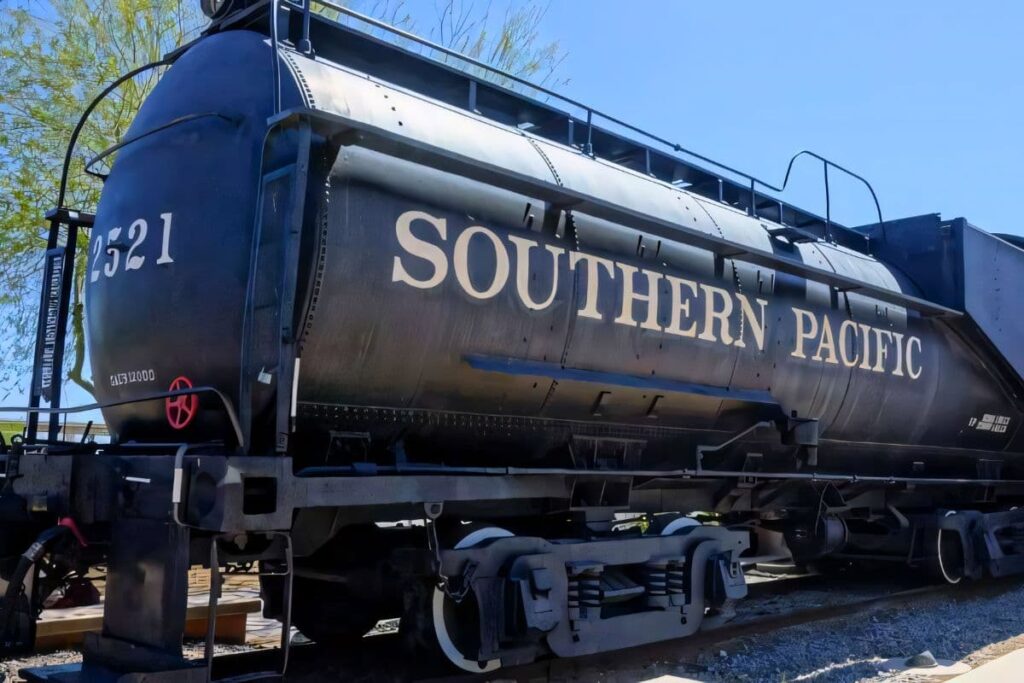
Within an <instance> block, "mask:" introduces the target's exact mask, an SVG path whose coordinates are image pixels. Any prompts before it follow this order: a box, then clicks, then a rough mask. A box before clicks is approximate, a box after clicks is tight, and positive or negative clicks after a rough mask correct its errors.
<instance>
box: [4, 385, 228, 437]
mask: <svg viewBox="0 0 1024 683" xmlns="http://www.w3.org/2000/svg"><path fill="white" fill-rule="evenodd" d="M196 394H214V395H215V396H216V397H217V398H218V399H220V402H221V405H222V406H223V408H224V412H225V413H226V414H227V416H228V421H229V422H231V428H232V430H233V431H234V432H235V438H236V439H237V440H238V442H237V443H238V445H239V446H242V445H244V443H245V441H244V440H243V438H242V426H241V423H240V422H239V421H238V413H237V412H235V406H234V404H233V403H232V402H231V399H230V398H228V397H227V396H226V395H225V394H224V392H222V391H221V390H220V389H217V388H216V387H209V386H202V387H189V388H186V389H176V390H174V391H161V392H157V393H155V394H146V395H145V396H138V397H135V398H121V399H117V400H116V401H107V402H106V403H98V402H97V403H89V404H86V405H81V406H72V407H70V408H40V407H38V406H0V413H42V414H44V415H53V414H57V415H61V414H66V413H84V412H87V411H90V410H101V409H103V408H114V407H117V406H125V405H131V404H134V403H145V402H147V401H157V400H160V399H167V398H175V397H177V396H194V395H196Z"/></svg>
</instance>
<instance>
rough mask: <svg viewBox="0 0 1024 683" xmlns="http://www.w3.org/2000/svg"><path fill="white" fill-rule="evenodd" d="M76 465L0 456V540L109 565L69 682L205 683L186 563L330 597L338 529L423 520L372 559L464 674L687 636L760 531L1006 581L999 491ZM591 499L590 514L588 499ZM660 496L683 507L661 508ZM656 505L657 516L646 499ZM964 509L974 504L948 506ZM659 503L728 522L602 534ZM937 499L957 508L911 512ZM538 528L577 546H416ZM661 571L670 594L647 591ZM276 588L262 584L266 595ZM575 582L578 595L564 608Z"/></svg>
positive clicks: (500, 542) (35, 456)
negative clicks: (938, 553) (465, 648)
mask: <svg viewBox="0 0 1024 683" xmlns="http://www.w3.org/2000/svg"><path fill="white" fill-rule="evenodd" d="M133 450H134V452H133ZM47 451H48V452H47ZM79 451H80V452H77V453H70V454H60V450H59V449H57V448H52V447H51V448H48V449H42V450H37V451H31V450H30V451H28V452H23V453H21V454H20V455H19V456H18V457H17V458H13V457H11V456H10V455H8V457H7V458H6V463H5V464H6V471H5V474H6V477H5V493H4V505H3V506H2V508H3V510H4V513H5V516H6V517H7V521H8V522H17V524H16V525H15V524H7V525H6V526H5V528H10V527H14V526H17V527H18V528H24V527H25V526H26V525H35V528H40V529H42V528H45V527H46V522H45V521H44V520H47V519H49V520H53V519H59V520H63V523H68V522H67V521H66V520H74V522H73V524H72V526H74V528H75V530H76V533H78V534H80V536H81V540H80V541H79V540H77V539H76V538H75V537H74V536H73V535H71V534H68V535H67V537H66V538H65V539H64V542H63V544H62V545H57V546H54V547H53V548H52V549H51V550H52V552H53V554H55V555H67V556H68V557H69V558H73V559H71V560H69V561H68V564H76V563H77V564H79V565H89V564H100V563H105V564H107V566H108V567H109V570H108V590H107V600H106V604H105V626H104V632H103V634H102V635H101V636H98V637H95V638H90V640H89V641H88V643H87V646H86V665H85V666H86V669H87V670H89V671H91V672H92V673H102V674H103V675H107V674H109V675H110V676H111V680H115V679H116V676H115V674H113V673H111V672H115V671H116V672H118V673H117V674H116V675H117V676H119V675H121V673H123V672H143V671H145V672H150V673H153V672H155V671H166V672H171V673H168V674H167V676H168V678H167V680H186V679H183V678H182V676H183V675H185V673H184V671H187V674H188V676H194V677H195V680H205V676H206V670H205V669H204V668H203V665H202V664H196V663H195V662H191V663H190V662H186V661H185V660H184V659H182V657H181V638H182V633H183V629H184V614H185V607H186V602H187V581H186V573H187V571H188V568H189V566H191V565H193V564H204V565H207V566H211V565H212V566H219V565H223V564H226V563H230V562H242V561H254V560H259V561H261V562H263V563H264V565H263V566H264V568H265V569H266V570H269V571H271V572H276V573H283V574H284V575H285V576H287V577H291V576H293V575H294V576H297V577H300V578H308V577H311V576H313V577H320V578H326V579H327V580H328V581H329V580H331V577H332V576H333V577H335V580H341V581H344V580H345V577H346V575H345V573H344V572H343V571H342V570H340V569H337V568H331V567H328V568H327V569H326V571H323V573H322V574H321V575H318V574H317V573H316V570H317V569H321V567H320V566H319V565H316V564H315V563H312V564H311V563H310V562H307V561H306V560H305V559H304V558H315V557H316V553H317V551H318V550H320V549H321V548H323V547H324V546H325V544H327V543H328V542H329V541H330V539H331V538H332V537H335V536H338V534H339V529H347V528H348V529H351V528H357V527H358V526H359V525H360V524H362V525H366V524H367V523H369V522H380V521H382V520H403V519H422V518H434V519H436V521H433V522H429V523H428V524H427V527H426V529H427V533H421V532H419V531H416V530H415V529H413V530H411V531H408V532H406V533H407V536H410V535H411V537H415V538H417V539H418V541H417V543H416V544H414V545H411V546H400V547H395V548H389V549H388V551H387V553H386V555H387V558H386V561H387V564H388V567H389V569H388V571H387V572H384V573H386V574H389V575H398V576H400V577H402V578H401V579H400V580H399V582H400V583H401V582H404V584H405V585H406V586H407V588H406V592H407V593H408V597H407V598H406V601H407V602H408V603H409V604H412V605H417V606H418V607H417V609H416V610H415V611H414V612H413V613H412V614H411V615H409V614H407V616H406V619H407V621H408V623H409V624H410V629H413V626H415V625H416V623H417V620H418V619H419V620H424V619H425V620H426V621H427V622H429V619H430V605H431V599H432V596H433V595H434V591H435V590H437V589H436V587H437V586H438V585H442V586H445V587H446V590H447V591H449V592H450V594H452V595H461V597H463V598H464V597H465V596H466V595H468V594H470V593H472V595H473V596H474V598H473V599H474V600H475V601H476V604H477V605H478V609H479V613H480V624H481V626H480V629H481V631H480V633H479V634H478V637H477V639H478V641H479V651H478V652H476V653H475V655H476V657H477V660H476V661H480V662H484V663H487V662H491V661H494V660H500V661H501V662H503V663H506V664H511V663H514V662H522V661H528V660H530V659H533V658H535V657H537V656H539V655H543V654H550V653H554V654H558V655H578V654H584V653H589V652H596V651H599V650H605V649H615V648H619V647H626V646H631V645H635V644H640V643H642V642H651V641H655V640H661V639H666V638H675V637H682V636H685V635H687V634H689V633H692V632H694V631H696V630H697V629H699V628H700V625H701V623H702V618H703V616H704V614H705V612H706V611H707V610H705V609H704V608H705V607H708V608H711V607H713V606H716V605H717V606H719V607H726V606H727V605H728V603H729V601H730V600H732V599H735V598H737V597H741V596H742V595H743V593H744V590H745V589H744V587H743V580H742V572H740V571H739V567H740V564H741V555H742V554H744V553H745V552H747V551H748V546H750V545H751V544H752V543H754V542H755V540H754V539H755V538H756V537H758V536H759V535H763V534H766V533H767V534H770V533H773V532H775V533H783V534H784V535H785V539H786V542H787V543H788V544H789V547H790V549H791V550H793V551H794V553H802V555H803V557H804V558H805V559H809V560H811V559H815V558H818V557H824V556H826V555H828V554H832V555H834V556H839V557H843V558H845V559H850V558H853V559H858V558H860V559H863V558H870V559H880V558H881V559H888V560H890V561H892V560H897V559H902V560H904V561H908V562H910V563H911V564H918V565H922V566H924V565H928V564H929V563H931V564H935V562H934V560H935V559H936V558H935V552H930V551H928V548H934V547H946V546H949V547H950V548H951V549H950V550H949V553H950V555H949V556H948V558H947V562H946V564H947V565H949V563H950V559H949V558H953V557H954V556H956V557H957V558H961V559H959V560H958V562H960V564H959V565H958V566H957V567H955V568H950V567H948V566H947V567H946V568H945V569H943V571H945V572H946V573H947V574H948V575H949V576H948V577H947V579H955V580H959V579H960V578H962V577H964V576H970V577H976V576H981V575H983V574H985V573H987V574H990V575H994V576H999V575H1003V574H1008V573H1014V572H1017V571H1021V570H1022V569H1024V548H1019V545H1020V544H1019V539H1020V537H1021V530H1022V529H1024V511H1016V510H1013V511H1007V510H1000V511H997V512H990V511H991V510H996V509H998V507H999V506H1000V504H1001V503H1000V501H1004V503H1002V505H1003V506H1004V507H1005V501H1007V500H1012V499H1015V498H1019V497H1020V496H1021V495H1022V494H1024V482H1018V481H998V480H977V481H976V482H973V483H974V484H976V486H974V487H971V486H965V485H964V484H965V482H956V483H953V482H946V483H945V484H939V483H937V482H935V481H928V480H921V481H913V480H908V479H890V480H889V481H882V480H881V478H879V479H878V480H873V479H871V478H868V479H866V480H862V481H854V480H853V478H850V477H841V476H836V477H830V476H829V475H826V474H817V475H807V476H806V477H800V476H797V474H796V473H794V474H792V475H790V476H791V478H789V479H786V478H784V477H780V476H778V475H771V474H767V475H766V474H762V473H749V472H748V473H739V472H715V471H704V472H702V473H698V472H695V471H691V472H688V473H683V474H680V473H665V476H662V477H652V476H651V474H652V473H644V474H643V476H639V475H636V474H629V473H617V472H599V471H578V472H570V471H553V472H547V473H545V472H541V471H534V472H529V473H520V474H510V473H506V474H489V475H488V474H465V473H462V474H460V473H448V474H445V473H442V472H440V471H438V472H436V473H433V474H423V473H419V474H417V475H416V476H410V475H408V474H394V475H369V476H352V475H347V476H302V475H300V474H297V473H295V472H294V471H293V464H294V463H293V461H292V459H290V458H281V457H274V456H268V457H255V456H237V455H224V454H223V451H222V450H218V449H217V448H216V447H211V446H202V445H197V446H191V447H179V448H177V449H175V451H176V453H175V454H171V449H170V448H162V449H161V448H159V447H149V448H147V449H131V448H127V449H126V448H120V449H118V448H113V449H111V451H112V452H110V453H102V454H100V453H96V452H95V451H94V449H84V448H82V449H79ZM596 490H601V491H603V492H605V497H604V498H594V491H596ZM972 490H973V493H972ZM679 491H686V493H685V494H683V495H681V496H680V495H677V496H673V495H672V494H673V492H675V493H676V494H678V492H679ZM981 491H986V492H987V493H986V494H985V495H978V493H979V492H981ZM660 496H663V500H662V502H661V505H660V506H659V505H658V504H656V503H655V502H654V500H655V498H656V497H660ZM979 499H981V500H985V501H986V502H985V504H984V505H982V506H979V507H978V509H977V510H974V509H965V508H968V507H969V506H970V504H971V503H970V501H971V500H979ZM666 501H668V503H669V505H671V504H672V503H677V502H678V503H680V504H681V507H680V508H679V509H683V510H685V509H700V508H699V507H698V506H702V505H703V506H705V507H704V509H715V508H716V507H717V509H718V510H719V511H720V512H721V513H722V515H721V517H720V519H721V520H722V521H723V522H726V523H728V524H729V525H724V526H718V525H712V526H708V525H694V526H686V527H684V528H683V529H682V531H683V532H684V533H682V534H681V535H673V536H667V537H663V536H658V535H654V534H652V533H650V532H648V533H644V534H636V533H633V534H630V533H626V534H621V533H619V534H616V533H612V532H611V526H612V524H613V523H614V521H615V518H614V513H616V512H623V511H628V510H630V509H631V508H632V509H649V510H659V509H664V505H665V504H666ZM946 502H952V503H954V504H958V505H959V506H960V507H959V510H960V511H959V512H957V513H956V514H953V515H949V514H948V513H946V512H944V511H943V512H942V513H939V514H936V513H934V512H928V510H931V509H934V508H935V507H940V506H942V505H943V504H944V503H946ZM496 503H501V505H500V506H499V505H495V504H496ZM684 505H685V506H687V507H682V506H684ZM901 509H902V510H916V511H917V512H913V511H912V512H908V513H906V514H904V513H903V512H901ZM15 511H17V513H18V514H15ZM555 512H563V513H564V512H569V513H570V514H571V516H573V517H574V518H575V519H577V520H578V523H577V524H576V525H575V526H573V527H571V528H572V529H574V530H575V533H576V534H578V535H577V536H576V538H577V542H568V543H567V542H566V539H565V538H564V537H563V538H562V539H561V540H558V539H554V538H544V537H540V536H536V535H530V534H523V535H517V536H515V537H510V538H499V539H496V540H493V541H492V542H490V543H489V544H486V545H478V546H472V547H468V548H460V547H458V546H457V545H454V546H453V545H452V544H451V543H449V542H446V541H444V540H443V537H442V540H438V536H437V535H436V529H437V528H438V526H435V525H441V524H442V523H443V522H445V521H450V523H454V524H455V525H456V526H457V523H458V521H459V520H476V521H478V522H483V523H487V524H494V525H499V526H500V525H504V524H506V521H507V523H508V524H511V525H512V526H513V528H514V525H515V524H516V523H517V520H523V519H526V518H534V519H535V518H537V517H538V516H543V515H544V514H545V513H555ZM19 515H20V516H19ZM16 518H17V519H16ZM503 518H505V519H503ZM819 518H820V520H822V521H820V522H819ZM549 519H554V518H551V517H550V516H549ZM812 521H813V523H812ZM733 522H735V523H736V524H733ZM743 522H745V523H746V524H747V526H743V525H742V523H743ZM440 528H443V526H442V527H440ZM552 528H557V524H553V527H552ZM880 529H881V530H888V531H884V532H883V533H881V534H880V533H879V530H880ZM939 529H943V530H944V532H945V533H946V534H947V535H946V541H943V536H942V534H941V533H940V532H939ZM751 530H754V531H756V533H751ZM564 533H566V532H563V535H564ZM901 534H902V536H901ZM937 534H938V536H937V541H936V535H937ZM908 536H909V539H910V540H909V541H908V542H907V543H900V542H897V543H895V546H896V547H895V550H894V549H893V548H891V547H884V544H879V543H875V544H874V547H873V548H872V541H871V539H872V538H874V539H876V540H877V539H878V538H880V537H884V538H888V539H895V538H904V539H906V538H908ZM958 539H959V548H958V547H957V540H958ZM83 543H84V544H87V545H83ZM943 543H945V546H944V545H943ZM936 544H937V545H936ZM19 550H20V549H19ZM763 550H764V548H760V549H754V548H752V549H751V550H750V552H752V553H755V554H756V553H758V552H761V551H763ZM347 552H348V553H349V554H350V553H351V546H350V547H348V548H347ZM869 553H873V554H869ZM293 555H294V558H295V559H294V561H293V560H292V557H293ZM211 558H212V561H211ZM744 559H746V558H744ZM140 568H145V571H139V569H140ZM940 568H941V563H940ZM355 569H356V570H365V569H366V567H360V566H356V567H355ZM652 572H653V575H654V577H655V579H654V582H653V583H651V581H650V580H649V577H650V576H651V574H652ZM662 574H664V575H665V577H667V578H666V581H668V580H669V579H671V582H670V583H671V585H672V586H673V588H672V590H668V589H666V590H664V591H663V590H662V586H661V583H660V577H662ZM640 576H644V577H648V579H643V580H641V579H639V578H638V577H640ZM290 581H291V579H290V578H289V579H286V580H284V581H281V580H280V579H279V580H278V584H276V585H275V584H273V583H270V584H268V586H274V587H275V588H276V589H280V590H283V589H284V586H286V585H290ZM581 581H582V582H583V583H582V584H581ZM587 581H590V583H589V584H587V583H586V582H587ZM644 581H647V583H646V584H645V583H644ZM602 582H603V583H602ZM282 584H283V585H282ZM588 585H589V586H590V587H591V588H593V589H594V590H596V591H597V593H596V594H595V595H590V596H589V598H587V599H584V597H582V596H584V594H585V593H586V591H585V590H584V589H585V588H586V586H588ZM367 590H369V589H367ZM268 592H269V591H268ZM445 595H446V596H447V595H449V593H448V592H446V593H445ZM267 599H268V610H269V611H270V612H271V613H274V612H275V611H276V612H277V613H278V614H279V616H280V618H282V620H284V621H286V622H287V621H288V618H289V615H290V611H291V607H290V604H289V603H290V599H288V598H285V597H277V596H275V595H269V594H268V596H267ZM445 599H447V598H445ZM506 601H508V602H506ZM705 601H707V602H706V604H705ZM509 605H514V606H515V607H514V609H513V611H512V612H510V611H509V609H512V608H509V607H508V606H509ZM623 605H625V606H626V607H623ZM8 607H9V606H8ZM32 609H34V607H33V608H30V610H29V613H30V614H32V615H33V616H34V612H32ZM713 612H714V610H711V611H710V612H709V614H711V613H713ZM523 620H525V621H523ZM704 622H705V623H707V620H706V619H704ZM510 624H511V625H510ZM429 626H430V624H429V623H427V624H426V625H425V626H424V625H423V624H420V627H419V628H415V629H413V630H412V632H411V633H410V634H407V639H409V640H410V641H411V642H416V641H422V639H423V638H424V629H426V632H427V636H428V637H429V635H430V633H433V631H431V630H430V628H429ZM513 627H514V628H513ZM509 629H511V630H509ZM183 667H184V670H183ZM51 673H52V672H50V673H47V672H45V671H43V672H39V673H38V674H33V675H36V677H37V680H54V679H52V678H49V679H48V678H46V677H47V676H49V675H51ZM90 675H92V674H90ZM61 680H76V679H74V678H68V679H61ZM90 680H93V679H90ZM99 680H102V679H99ZM154 680H159V679H154Z"/></svg>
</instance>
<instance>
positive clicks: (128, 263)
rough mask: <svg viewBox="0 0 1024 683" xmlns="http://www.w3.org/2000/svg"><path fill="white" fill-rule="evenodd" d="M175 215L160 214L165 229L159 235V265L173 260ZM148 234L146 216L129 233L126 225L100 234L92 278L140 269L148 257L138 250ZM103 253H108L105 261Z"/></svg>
mask: <svg viewBox="0 0 1024 683" xmlns="http://www.w3.org/2000/svg"><path fill="white" fill-rule="evenodd" d="M173 219H174V214H170V213H162V214H160V220H161V221H162V222H163V231H162V236H161V239H160V256H159V257H157V259H156V263H157V264H158V265H160V264H164V263H174V259H173V258H171V252H170V247H171V223H172V221H173ZM148 234H149V224H148V223H147V222H146V219H145V218H139V219H138V220H136V221H135V222H134V223H132V224H131V225H130V226H128V232H127V234H126V233H125V230H124V228H122V227H120V226H118V227H115V228H111V229H110V230H108V231H107V234H106V235H103V234H99V235H97V236H96V238H95V239H94V240H93V243H92V271H91V272H90V275H89V282H96V281H97V280H99V279H100V276H101V275H105V276H106V277H114V275H116V274H117V273H118V271H120V270H123V271H125V272H127V271H130V270H139V269H140V268H142V267H143V266H144V265H146V261H147V260H148V259H147V257H145V256H143V255H142V254H139V253H137V252H138V251H139V249H140V247H142V243H143V242H145V241H146V236H147V235H148ZM122 237H126V238H127V241H126V242H122V241H121V238H122ZM104 244H106V249H104ZM104 253H105V254H106V256H107V258H106V260H105V262H103V261H104V259H103V255H104ZM122 253H124V258H123V259H122V258H121V255H122Z"/></svg>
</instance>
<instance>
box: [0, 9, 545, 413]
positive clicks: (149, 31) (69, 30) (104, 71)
mask: <svg viewBox="0 0 1024 683" xmlns="http://www.w3.org/2000/svg"><path fill="white" fill-rule="evenodd" d="M351 4H352V6H353V8H354V9H356V10H357V11H360V12H363V13H366V14H369V15H371V16H373V17H375V18H379V19H383V20H385V21H388V22H389V23H394V24H397V25H399V26H401V27H403V28H406V29H408V30H412V31H416V32H422V33H425V34H426V35H428V36H429V37H430V38H431V39H432V40H434V41H436V42H439V43H441V44H443V45H445V46H447V47H451V48H455V49H457V50H460V51H463V52H465V53H467V54H468V55H470V56H471V57H474V58H476V59H480V60H482V61H486V62H488V63H491V64H493V65H494V66H497V67H499V68H501V69H503V70H505V71H508V72H510V73H513V74H515V75H517V76H521V77H524V78H532V79H537V80H540V81H548V82H549V83H550V82H551V80H552V79H553V77H554V76H555V74H556V72H557V70H558V69H559V67H560V66H561V62H562V58H563V51H562V49H561V48H560V46H559V44H558V43H557V42H544V41H543V40H542V38H541V34H540V28H541V25H542V23H543V19H544V14H545V7H544V6H543V5H538V4H537V3H536V2H534V0H524V1H522V2H513V3H510V4H509V5H508V7H507V9H506V10H505V12H504V13H503V16H494V15H493V13H492V8H491V6H490V5H489V4H488V5H483V4H480V3H474V2H469V1H463V0H439V1H438V2H437V3H436V4H434V5H433V6H432V7H426V6H422V5H421V6H418V8H417V10H418V11H417V13H416V16H414V15H413V13H411V12H410V11H408V8H407V7H406V5H405V4H404V3H403V2H400V1H398V2H396V1H393V0H376V1H374V2H361V1H360V0H355V1H354V2H352V3H351ZM5 5H6V6H5ZM430 10H433V14H432V15H431V12H430ZM204 25H205V18H204V17H203V16H202V14H201V13H200V11H199V3H198V0H9V1H8V2H5V1H4V0H0V326H2V329H3V332H2V333H0V335H2V336H0V344H2V346H0V396H2V395H3V393H4V392H5V391H6V392H7V393H9V392H10V391H11V390H12V389H13V388H15V387H17V386H19V385H22V384H24V382H25V380H26V377H27V374H28V370H29V368H30V367H31V357H32V349H33V346H34V343H35V336H34V331H35V323H36V314H37V306H38V291H39V283H40V280H41V277H42V267H43V253H44V248H45V240H46V227H45V225H44V222H45V221H44V219H43V216H44V214H45V213H46V212H47V211H48V210H50V209H52V208H54V204H55V202H56V201H57V197H56V195H57V188H58V185H59V180H60V172H61V167H62V165H63V160H64V154H65V150H66V145H67V142H68V139H69V137H70V136H71V133H72V130H73V129H74V127H75V125H76V123H77V122H78V120H79V117H80V116H81V114H82V111H83V110H84V108H85V106H86V105H87V103H88V102H89V101H90V100H91V99H92V98H93V97H94V96H95V95H96V94H97V93H99V92H100V91H101V90H102V89H103V88H104V87H106V86H107V85H108V84H109V83H111V82H112V81H114V80H116V79H117V78H119V77H120V76H121V75H122V74H124V73H126V72H128V71H130V70H132V69H134V68H136V67H138V66H141V65H143V64H147V63H149V62H153V61H156V60H158V59H160V58H161V57H162V56H163V55H164V54H165V53H167V52H168V51H170V50H171V49H173V48H174V47H176V46H178V45H180V44H181V43H183V42H185V41H187V40H189V39H192V38H194V37H196V36H197V35H198V34H199V32H200V31H201V30H202V27H203V26H204ZM158 77H159V72H158V71H152V72H148V73H146V74H143V75H140V76H139V77H137V78H135V79H133V80H131V81H128V82H127V83H125V84H124V85H122V86H121V87H120V88H119V89H118V90H117V91H115V92H114V93H113V94H112V95H110V96H109V97H108V98H107V99H106V100H105V101H104V102H103V103H102V104H101V105H100V106H99V107H98V108H97V109H96V111H95V112H94V113H93V114H92V116H91V117H90V119H89V122H88V124H87V125H86V127H85V128H84V129H83V132H82V135H81V137H80V139H79V142H78V146H77V148H76V149H75V155H74V157H73V163H72V167H71V174H70V182H69V185H68V195H67V199H66V201H65V204H66V205H67V206H68V207H69V208H74V209H79V210H83V211H95V208H96V204H97V202H98V200H99V194H100V190H101V189H102V185H101V183H100V182H99V181H97V180H96V179H95V178H93V177H91V176H89V175H87V174H86V173H84V164H85V161H86V160H87V159H90V158H92V157H93V156H95V155H96V154H98V153H100V152H101V151H103V150H105V149H107V148H108V147H110V146H111V145H113V144H115V143H116V142H118V141H119V140H120V139H121V138H122V136H123V135H124V133H125V131H126V130H127V129H128V126H129V124H130V123H131V121H132V118H133V117H134V116H135V113H136V112H137V111H138V108H139V106H140V105H141V104H142V102H143V100H144V99H145V98H146V95H147V94H148V93H149V92H150V90H151V89H152V88H153V86H154V85H155V84H156V82H157V80H158ZM87 240H88V236H87V235H82V236H81V237H80V243H79V245H78V247H79V248H78V260H79V263H78V264H77V268H76V273H77V277H76V281H75V286H74V289H73V300H72V318H71V324H70V325H69V349H68V352H67V354H66V358H67V367H66V368H65V372H66V373H67V375H66V376H67V377H69V379H70V380H71V381H73V382H75V383H76V384H78V385H79V386H81V387H82V388H84V389H85V390H86V391H89V392H90V393H91V392H92V390H93V387H92V383H91V381H90V379H89V378H87V377H86V374H87V373H88V364H87V361H86V354H85V343H86V340H85V332H84V302H83V288H84V275H85V272H86V268H85V265H84V261H85V258H86V255H87V251H88V249H87V246H88V245H87V244H86V242H87Z"/></svg>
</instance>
